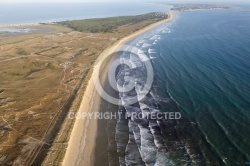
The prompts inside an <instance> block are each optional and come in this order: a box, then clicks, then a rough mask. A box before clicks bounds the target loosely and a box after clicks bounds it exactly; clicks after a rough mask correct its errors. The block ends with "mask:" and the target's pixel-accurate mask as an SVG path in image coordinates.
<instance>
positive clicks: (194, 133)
mask: <svg viewBox="0 0 250 166" xmlns="http://www.w3.org/2000/svg"><path fill="white" fill-rule="evenodd" d="M129 44H130V45H134V46H136V47H138V48H139V49H140V51H143V52H144V53H145V54H146V55H147V56H148V57H150V59H151V62H152V64H153V68H154V83H153V86H152V89H151V91H150V94H148V95H147V97H146V98H145V99H144V100H142V101H140V102H138V103H137V104H133V105H130V106H126V105H125V106H124V107H122V108H120V111H121V110H122V111H124V112H137V113H138V112H142V113H146V112H150V113H152V112H154V113H155V112H176V111H180V112H181V114H182V118H181V119H180V120H169V119H164V120H160V119H159V120H154V119H146V118H144V119H137V118H129V119H128V120H126V119H123V120H117V122H116V127H115V130H116V133H115V136H114V138H115V140H112V139H111V137H110V138H109V139H110V142H113V143H114V144H115V145H114V144H111V143H110V144H109V146H108V149H109V156H112V157H110V158H109V163H111V165H112V164H113V165H118V164H121V165H123V164H126V165H133V164H134V165H160V166H163V165H164V166H165V165H211V166H217V165H218V166H221V165H230V166H236V165H246V164H248V162H249V161H250V12H249V11H243V10H238V11H236V10H210V11H208V10H207V11H193V12H179V13H176V18H175V19H173V20H172V21H171V22H168V23H165V24H164V25H162V26H160V27H158V28H155V29H154V30H152V31H150V32H148V33H146V34H144V35H142V36H140V37H138V38H136V39H135V40H133V41H131V42H130V43H129ZM122 57H123V58H129V59H132V58H133V55H127V54H124V55H122ZM119 70H120V71H119V72H118V73H119V74H118V75H117V77H118V79H120V80H121V79H123V77H124V73H128V74H129V75H130V76H131V75H133V77H135V78H136V79H137V81H139V82H144V80H145V79H144V78H145V77H146V74H145V69H143V67H138V68H137V69H130V70H129V69H127V68H126V67H124V68H121V69H119ZM139 91H140V87H139V88H137V87H136V88H135V90H132V91H131V92H129V93H125V92H122V93H120V96H121V100H124V101H126V100H128V99H129V96H130V95H131V96H132V95H134V94H136V95H137V96H139V95H140V94H139ZM108 134H109V135H112V134H113V131H112V132H111V133H108Z"/></svg>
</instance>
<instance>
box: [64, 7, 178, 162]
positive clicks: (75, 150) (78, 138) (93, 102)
mask: <svg viewBox="0 0 250 166" xmlns="http://www.w3.org/2000/svg"><path fill="white" fill-rule="evenodd" d="M173 18H174V13H173V12H169V17H168V18H167V19H165V20H162V21H159V22H157V23H154V24H151V25H149V26H147V27H145V28H143V29H141V30H139V31H136V32H135V33H133V34H131V35H129V36H127V37H124V38H122V39H121V40H119V41H118V42H116V43H115V44H113V45H112V46H111V47H109V48H107V49H106V50H104V51H103V52H102V53H101V54H100V56H99V57H98V59H97V61H96V63H95V65H97V64H98V62H100V61H103V60H104V59H106V58H107V59H108V61H106V64H102V65H103V68H102V70H101V71H100V75H101V77H100V82H101V83H102V84H104V82H105V80H106V76H107V71H108V69H109V64H110V63H111V62H112V56H110V55H112V53H114V52H115V51H117V50H118V49H119V48H120V47H121V46H122V45H123V44H125V43H127V42H129V41H130V40H132V39H134V38H136V37H137V36H139V35H142V34H143V33H145V32H147V31H150V30H152V29H153V28H155V27H157V26H160V25H162V24H163V23H166V22H167V21H170V20H171V19H173ZM95 70H98V67H96V66H95V67H94V72H93V73H95ZM101 101H102V99H101V97H100V95H99V94H98V93H97V91H96V89H95V86H94V83H93V74H92V76H91V78H90V80H89V81H88V84H87V88H86V90H85V93H84V96H83V99H82V102H81V105H80V107H79V110H78V113H79V114H81V113H84V112H85V113H86V112H87V113H88V112H98V111H99V110H100V103H101ZM97 131H98V120H97V119H89V118H79V119H76V120H75V123H74V126H73V129H72V132H71V133H70V139H69V142H68V147H67V150H66V154H65V156H64V159H63V163H62V165H64V166H67V165H94V162H95V157H96V156H95V146H96V137H97V134H98V132H97Z"/></svg>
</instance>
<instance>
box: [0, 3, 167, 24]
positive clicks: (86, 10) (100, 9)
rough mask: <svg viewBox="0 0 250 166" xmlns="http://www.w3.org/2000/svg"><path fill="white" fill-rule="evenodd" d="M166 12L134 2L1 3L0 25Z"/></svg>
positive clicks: (157, 6) (155, 5)
mask: <svg viewBox="0 0 250 166" xmlns="http://www.w3.org/2000/svg"><path fill="white" fill-rule="evenodd" d="M169 9H170V7H169V6H166V5H161V4H155V3H136V2H129V3H126V2H85V3H1V4H0V25H6V24H26V23H49V22H56V21H65V20H76V19H86V18H103V17H112V16H126V15H137V14H144V13H149V12H166V11H167V10H169Z"/></svg>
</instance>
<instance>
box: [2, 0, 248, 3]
mask: <svg viewBox="0 0 250 166" xmlns="http://www.w3.org/2000/svg"><path fill="white" fill-rule="evenodd" d="M129 1H131V2H136V1H138V2H153V1H154V0H136V1H135V0H119V1H118V0H0V3H22V2H32V3H34V2H129ZM155 1H157V2H169V3H178V2H186V3H187V2H195V3H239V2H248V3H249V0H155Z"/></svg>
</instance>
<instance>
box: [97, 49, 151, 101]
mask: <svg viewBox="0 0 250 166" xmlns="http://www.w3.org/2000/svg"><path fill="white" fill-rule="evenodd" d="M119 52H120V53H121V52H123V53H126V54H127V55H128V56H130V57H136V58H135V59H136V60H135V59H131V58H125V57H120V58H118V59H115V60H113V61H112V63H111V65H110V68H109V71H108V73H107V74H108V75H107V78H108V81H109V84H110V87H112V88H113V89H114V90H115V91H117V92H119V94H124V93H129V92H130V91H132V90H134V92H136V93H134V96H129V97H128V98H122V95H120V97H121V98H119V97H117V98H116V97H114V96H112V95H110V94H109V93H107V92H106V91H105V90H104V88H103V87H102V85H101V81H100V70H101V68H102V66H103V65H104V64H105V63H107V62H106V60H107V59H108V58H110V56H111V55H112V54H117V53H119ZM107 53H109V55H106V56H105V57H102V58H101V59H100V60H99V61H98V62H97V64H96V65H95V70H94V73H93V82H94V85H95V88H96V90H97V92H98V93H99V95H100V96H101V97H102V98H103V99H104V100H106V101H108V102H109V103H112V104H115V105H123V106H126V105H132V104H135V103H137V102H139V101H141V100H143V99H144V98H145V96H146V95H147V94H148V92H149V91H150V89H151V86H152V84H153V79H154V72H153V66H152V64H151V60H150V58H149V57H148V56H147V55H146V54H145V53H144V52H143V51H142V50H141V49H139V48H137V47H135V46H131V45H123V46H121V47H120V48H119V49H118V50H114V51H113V52H112V51H110V52H109V51H107ZM122 65H123V66H126V67H127V69H126V71H123V73H125V74H124V77H123V78H122V80H123V82H122V83H121V81H120V80H121V79H120V80H118V79H117V70H119V67H121V66H122ZM136 70H141V71H143V72H144V73H145V75H143V78H137V76H134V77H133V76H132V77H131V73H132V75H133V72H134V73H135V72H136ZM126 73H130V74H127V75H126ZM140 79H143V80H144V81H140ZM138 80H139V81H138ZM119 81H120V82H119ZM135 89H136V90H135Z"/></svg>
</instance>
